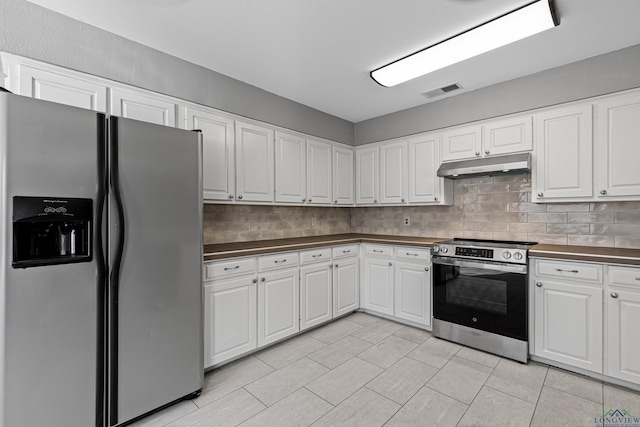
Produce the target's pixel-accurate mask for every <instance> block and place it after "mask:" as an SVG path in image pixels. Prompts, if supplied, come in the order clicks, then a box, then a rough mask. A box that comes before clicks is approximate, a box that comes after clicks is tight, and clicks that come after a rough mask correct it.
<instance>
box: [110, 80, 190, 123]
mask: <svg viewBox="0 0 640 427" xmlns="http://www.w3.org/2000/svg"><path fill="white" fill-rule="evenodd" d="M109 92H110V95H111V111H110V113H111V114H113V115H114V116H120V117H126V118H128V119H134V120H140V121H143V122H148V123H155V124H157V125H164V126H171V127H175V126H176V112H177V105H176V104H175V103H174V102H172V101H169V100H166V99H163V98H160V97H154V96H149V95H146V94H142V93H138V92H132V91H128V90H124V89H113V88H112V89H110V91H109Z"/></svg>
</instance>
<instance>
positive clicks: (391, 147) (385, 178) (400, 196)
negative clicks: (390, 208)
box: [380, 141, 407, 204]
mask: <svg viewBox="0 0 640 427" xmlns="http://www.w3.org/2000/svg"><path fill="white" fill-rule="evenodd" d="M406 198H407V143H406V142H405V141H400V142H392V143H388V144H383V145H381V146H380V203H387V204H399V203H406V201H407V199H406Z"/></svg>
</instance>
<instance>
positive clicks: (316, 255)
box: [311, 254, 322, 258]
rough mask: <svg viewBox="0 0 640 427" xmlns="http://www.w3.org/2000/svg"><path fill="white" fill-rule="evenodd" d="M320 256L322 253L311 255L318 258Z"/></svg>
mask: <svg viewBox="0 0 640 427" xmlns="http://www.w3.org/2000/svg"><path fill="white" fill-rule="evenodd" d="M321 256H322V254H315V255H311V257H312V258H320V257H321Z"/></svg>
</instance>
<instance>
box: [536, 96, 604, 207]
mask: <svg viewBox="0 0 640 427" xmlns="http://www.w3.org/2000/svg"><path fill="white" fill-rule="evenodd" d="M535 119H536V147H535V165H534V179H533V180H532V181H533V185H534V188H533V191H532V195H531V196H532V200H533V201H534V202H544V201H547V200H552V199H568V200H571V199H575V198H589V197H591V196H592V195H593V174H592V173H593V164H592V163H593V135H592V106H591V104H580V105H572V106H568V107H563V108H557V109H552V110H548V111H545V112H542V113H539V114H537V115H536V117H535Z"/></svg>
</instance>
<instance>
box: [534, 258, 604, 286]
mask: <svg viewBox="0 0 640 427" xmlns="http://www.w3.org/2000/svg"><path fill="white" fill-rule="evenodd" d="M535 271H536V275H537V276H547V277H556V278H558V277H562V278H566V279H574V280H582V281H585V282H593V283H602V265H599V264H585V263H577V262H562V261H560V262H558V261H540V260H537V261H536V268H535Z"/></svg>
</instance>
